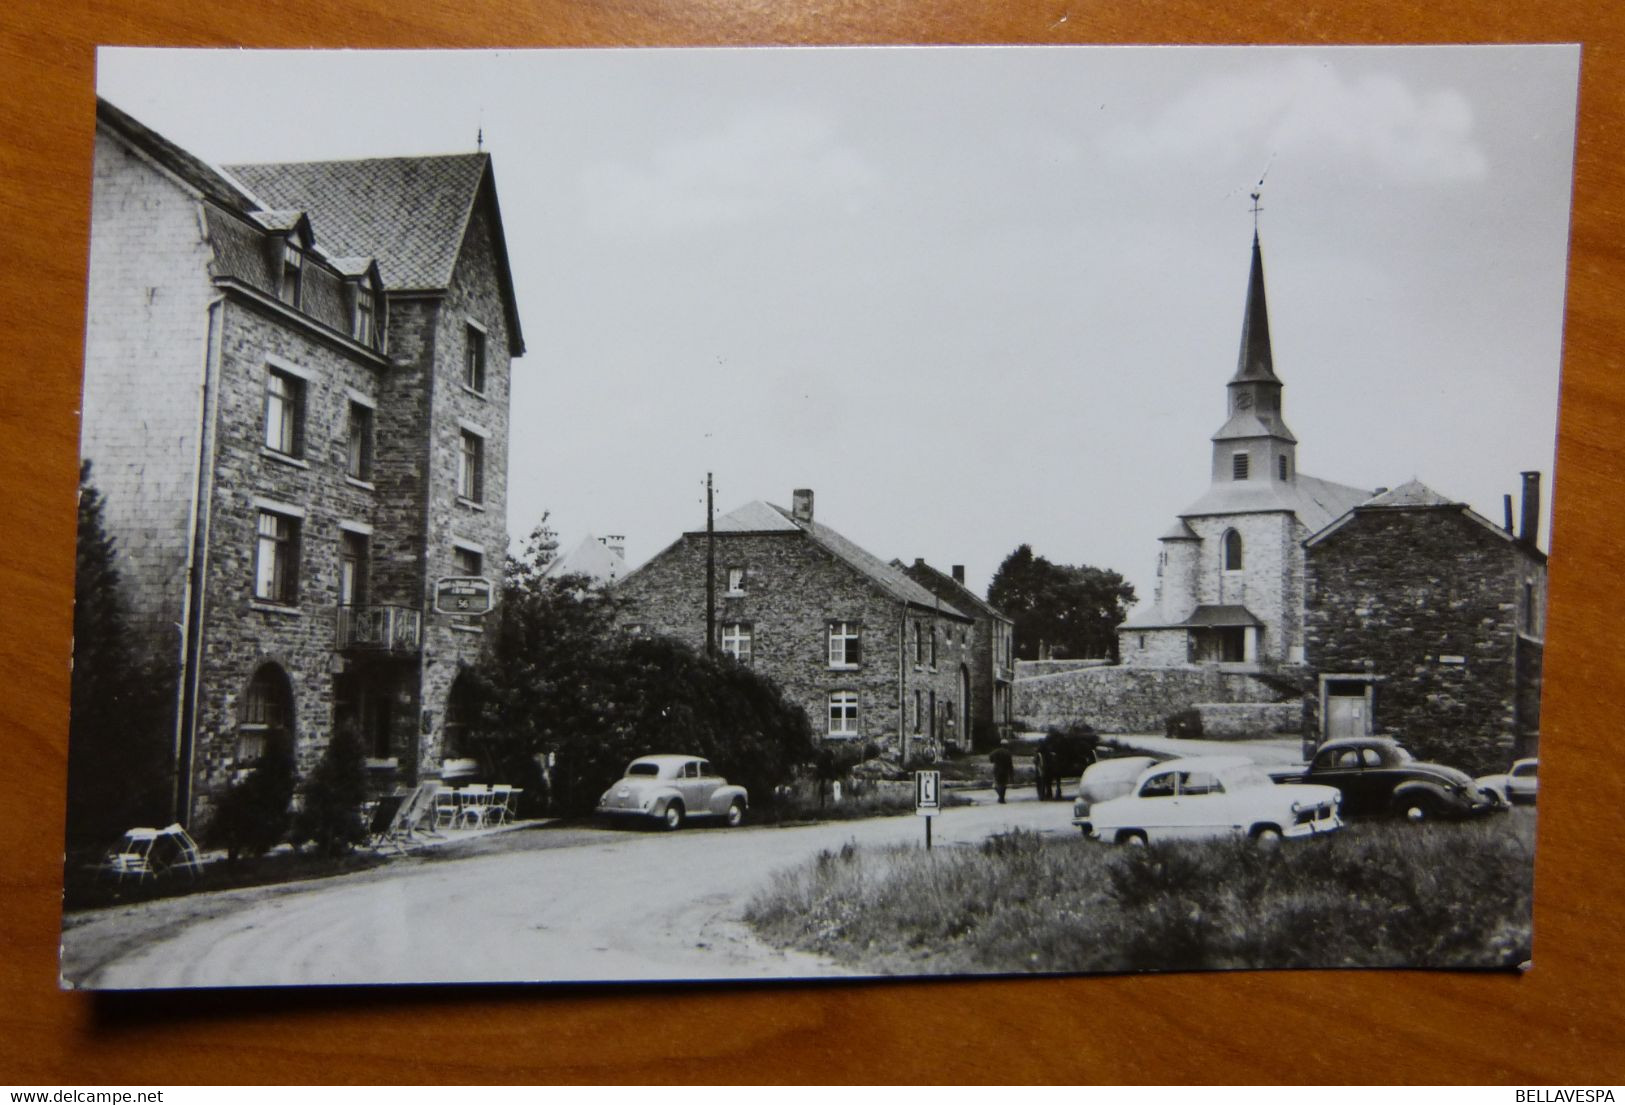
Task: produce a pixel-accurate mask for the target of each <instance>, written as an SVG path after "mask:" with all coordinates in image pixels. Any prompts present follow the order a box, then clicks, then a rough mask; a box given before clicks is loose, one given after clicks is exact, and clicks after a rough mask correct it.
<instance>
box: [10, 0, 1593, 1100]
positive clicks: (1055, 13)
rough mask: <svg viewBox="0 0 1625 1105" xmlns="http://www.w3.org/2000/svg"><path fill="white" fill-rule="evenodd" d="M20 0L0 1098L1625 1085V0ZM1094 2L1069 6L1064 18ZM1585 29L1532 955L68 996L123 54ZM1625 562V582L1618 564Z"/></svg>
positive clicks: (1321, 37) (14, 121)
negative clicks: (1186, 970) (87, 291)
mask: <svg viewBox="0 0 1625 1105" xmlns="http://www.w3.org/2000/svg"><path fill="white" fill-rule="evenodd" d="M463 7H464V5H462V4H443V3H431V2H429V0H400V2H399V3H394V4H391V3H386V2H382V0H343V2H342V3H340V2H332V3H328V4H318V3H312V2H309V0H297V2H291V3H278V4H263V5H239V4H230V3H226V2H223V0H193V2H190V3H177V2H176V0H120V2H118V3H112V2H108V0H81V2H78V3H63V2H62V0H13V2H12V4H10V5H8V6H7V13H6V15H5V16H4V17H0V74H3V75H4V90H3V91H0V236H3V240H4V243H5V248H4V252H3V253H0V288H3V290H4V295H3V297H0V302H3V303H4V308H3V310H0V318H3V319H4V320H5V321H4V327H5V339H6V340H5V344H4V352H3V354H0V364H3V365H4V372H5V381H4V388H3V391H0V473H3V475H0V479H3V480H4V485H5V495H4V496H3V498H0V518H3V529H0V533H3V535H4V539H3V540H0V596H4V599H3V602H4V607H3V609H4V616H3V620H0V675H3V678H4V694H3V695H0V734H3V737H0V740H3V742H4V744H3V748H4V750H5V759H6V762H8V763H9V764H10V765H11V766H10V768H9V769H8V771H7V775H6V785H5V787H4V790H3V793H4V800H3V803H0V805H3V808H4V809H5V811H6V812H5V817H6V823H7V825H8V827H9V832H8V833H7V834H6V836H7V841H6V844H5V846H4V847H3V848H0V1083H5V1082H13V1081H15V1082H18V1083H24V1084H27V1083H30V1082H37V1083H39V1084H41V1085H45V1084H52V1085H81V1086H82V1085H88V1084H95V1083H104V1084H105V1083H124V1084H135V1083H183V1084H184V1083H196V1082H212V1081H224V1082H237V1081H253V1082H300V1083H303V1082H323V1083H325V1082H333V1081H356V1082H359V1081H368V1082H373V1081H377V1082H393V1081H401V1080H410V1081H414V1082H428V1081H485V1082H488V1081H521V1082H576V1081H631V1080H637V1081H650V1082H667V1081H672V1082H693V1081H705V1082H709V1081H770V1082H776V1081H791V1080H794V1081H812V1082H830V1081H839V1082H845V1081H857V1080H870V1081H885V1082H892V1081H904V1080H906V1081H910V1082H933V1081H969V1082H974V1081H986V1080H1001V1081H1002V1080H1015V1081H1045V1082H1135V1081H1156V1082H1163V1081H1173V1082H1182V1081H1188V1082H1219V1081H1249V1082H1251V1081H1257V1082H1303V1081H1308V1082H1348V1081H1356V1082H1494V1083H1502V1084H1517V1085H1543V1084H1546V1085H1549V1084H1554V1083H1556V1084H1561V1083H1586V1082H1596V1081H1605V1082H1620V1081H1625V1000H1622V997H1621V995H1622V989H1621V987H1622V982H1625V955H1622V949H1625V923H1622V921H1621V917H1620V913H1621V905H1622V902H1621V895H1622V894H1625V848H1622V846H1621V840H1622V837H1625V785H1622V784H1625V772H1622V770H1621V760H1622V757H1625V732H1622V728H1625V727H1622V724H1621V721H1622V718H1625V708H1622V702H1621V699H1622V694H1621V688H1622V686H1625V678H1622V668H1625V649H1622V648H1621V646H1620V637H1621V634H1620V632H1619V629H1620V624H1619V623H1620V621H1621V618H1622V615H1625V601H1622V599H1625V550H1622V541H1625V364H1622V360H1625V358H1622V356H1621V343H1622V341H1625V187H1622V186H1621V175H1622V172H1625V169H1622V166H1625V14H1622V13H1625V5H1620V4H1618V3H1614V2H1610V0H1550V2H1546V3H1495V4H1489V3H1473V2H1471V0H1436V2H1434V3H1431V4H1422V3H1416V2H1415V0H1352V2H1348V0H1346V2H1343V3H1336V4H1329V3H1319V4H1317V3H1311V2H1310V0H1162V2H1160V3H1148V2H1146V0H1097V2H1095V3H1090V4H1083V5H1077V6H1069V4H1068V2H1067V0H980V2H978V0H935V2H934V3H929V4H927V3H924V2H921V0H907V2H906V0H617V2H614V3H608V2H606V3H602V4H591V3H585V2H578V3H569V2H565V0H532V2H530V3H527V4H513V3H486V4H480V3H472V4H470V5H469V8H470V10H469V11H467V12H465V11H463V10H462V9H463ZM1062 16H1065V17H1066V18H1065V20H1064V21H1063V20H1062ZM1467 41H1471V42H1535V41H1540V42H1575V41H1578V42H1581V43H1583V44H1584V48H1585V49H1584V55H1583V60H1582V89H1581V95H1580V130H1579V155H1578V165H1577V167H1576V175H1575V209H1574V223H1573V239H1572V254H1571V257H1570V268H1569V298H1568V317H1567V327H1566V340H1565V343H1564V354H1565V356H1564V365H1563V390H1562V438H1561V443H1560V447H1559V456H1558V473H1557V475H1558V478H1557V480H1556V482H1555V495H1556V501H1555V508H1556V520H1555V524H1554V550H1555V551H1554V555H1553V558H1552V561H1551V568H1552V571H1551V615H1550V626H1549V633H1548V638H1547V649H1548V652H1547V664H1546V670H1547V683H1546V705H1545V713H1544V723H1545V724H1544V741H1543V743H1544V759H1545V767H1544V771H1543V778H1542V784H1541V785H1542V791H1543V797H1542V804H1541V812H1540V837H1541V839H1540V854H1539V858H1538V864H1537V868H1538V869H1537V883H1536V885H1537V907H1536V926H1535V933H1536V935H1535V961H1536V964H1537V966H1536V967H1535V968H1534V970H1533V971H1531V972H1530V973H1529V974H1527V975H1525V976H1523V977H1521V978H1517V977H1510V976H1499V975H1497V976H1491V975H1475V974H1465V973H1462V974H1445V973H1424V972H1354V971H1351V972H1324V971H1304V972H1252V973H1234V974H1209V975H1179V976H1163V977H1153V976H1146V977H1122V978H1076V979H1008V980H1002V979H994V980H986V979H984V980H973V981H945V982H896V983H890V982H888V983H869V984H857V985H853V984H833V983H819V984H803V985H780V984H774V985H766V984H764V985H747V986H661V987H655V986H649V987H642V988H626V987H616V988H592V987H570V988H554V989H548V988H520V987H512V988H479V987H452V988H440V989H429V988H413V989H388V988H380V989H375V990H349V991H314V990H307V991H291V992H255V993H218V992H216V993H177V994H168V995H155V996H91V995H85V994H64V993H60V992H59V991H58V990H57V988H56V946H57V924H58V904H59V893H60V891H59V888H60V885H61V869H60V861H59V859H58V848H59V844H60V839H61V838H60V828H59V826H60V821H61V809H62V806H61V795H62V790H63V773H64V764H65V759H66V754H65V743H66V733H67V701H68V667H67V658H68V654H69V628H70V607H71V601H72V585H73V580H72V572H73V528H72V527H73V521H74V508H73V503H74V492H75V486H76V472H77V465H76V452H77V439H78V424H77V419H76V416H75V411H76V409H77V405H78V397H79V372H80V357H81V341H82V335H83V324H84V316H83V310H84V298H83V297H84V273H85V256H86V232H87V220H88V210H89V182H90V173H89V151H90V140H91V133H92V122H93V110H94V92H93V76H92V62H93V50H94V47H95V46H96V45H97V44H98V43H109V44H126V45H155V46H156V45H186V46H237V45H243V46H267V47H270V46H290V47H291V46H314V45H319V46H387V47H415V46H448V47H471V46H516V47H517V46H543V45H558V46H605V45H616V46H619V45H751V44H811V43H850V44H857V43H885V44H895V43H916V42H918V43H982V42H1007V43H1078V44H1081V43H1097V42H1122V43H1142V42H1168V43H1313V44H1325V43H1411V42H1441V43H1442V42H1467ZM1615 572H1619V573H1620V574H1619V575H1615V574H1614V573H1615Z"/></svg>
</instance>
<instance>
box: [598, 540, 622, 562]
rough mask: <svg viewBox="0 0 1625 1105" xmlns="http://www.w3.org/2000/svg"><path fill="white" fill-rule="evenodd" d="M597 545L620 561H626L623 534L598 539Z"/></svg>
mask: <svg viewBox="0 0 1625 1105" xmlns="http://www.w3.org/2000/svg"><path fill="white" fill-rule="evenodd" d="M598 543H599V544H600V545H602V546H604V548H606V549H608V550H609V551H610V552H612V553H614V554H615V555H616V556H618V557H620V558H621V559H622V560H625V559H626V536H625V535H624V534H620V533H612V534H609V535H608V536H606V537H600V538H599V539H598Z"/></svg>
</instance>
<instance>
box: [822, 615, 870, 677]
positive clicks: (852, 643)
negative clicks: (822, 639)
mask: <svg viewBox="0 0 1625 1105" xmlns="http://www.w3.org/2000/svg"><path fill="white" fill-rule="evenodd" d="M860 635H861V631H860V629H859V626H858V623H857V622H831V623H830V625H829V666H830V667H832V668H855V667H857V666H858V664H859V663H861V662H862V659H863V650H862V643H861V641H860V639H859V638H860Z"/></svg>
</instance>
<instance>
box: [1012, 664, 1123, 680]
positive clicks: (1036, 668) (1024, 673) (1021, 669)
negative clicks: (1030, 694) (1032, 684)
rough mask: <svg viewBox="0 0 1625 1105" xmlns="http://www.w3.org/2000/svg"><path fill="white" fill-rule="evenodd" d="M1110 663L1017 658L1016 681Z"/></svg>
mask: <svg viewBox="0 0 1625 1105" xmlns="http://www.w3.org/2000/svg"><path fill="white" fill-rule="evenodd" d="M1110 665H1111V661H1110V660H1017V661H1016V682H1018V683H1019V682H1021V681H1022V680H1023V679H1036V678H1037V677H1038V676H1040V675H1057V674H1059V673H1061V672H1064V671H1079V670H1081V669H1083V668H1104V667H1109V666H1110Z"/></svg>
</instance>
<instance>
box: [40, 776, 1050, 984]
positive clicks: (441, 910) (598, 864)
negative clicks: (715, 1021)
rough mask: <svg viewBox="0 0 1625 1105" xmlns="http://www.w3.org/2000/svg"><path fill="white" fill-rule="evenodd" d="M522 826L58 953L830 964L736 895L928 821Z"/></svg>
mask: <svg viewBox="0 0 1625 1105" xmlns="http://www.w3.org/2000/svg"><path fill="white" fill-rule="evenodd" d="M1070 815H1071V803H1069V802H1048V803H1039V802H1037V801H1034V800H1032V796H1031V793H1030V791H1029V792H1027V793H1025V794H1023V795H1020V796H1018V797H1017V798H1016V800H1014V801H1012V802H1011V803H1010V804H1009V805H1004V806H1000V805H994V804H982V803H979V804H978V805H975V806H969V807H958V808H954V809H950V810H948V811H946V812H945V813H944V814H942V815H941V816H939V817H938V818H936V819H935V822H934V825H933V830H934V833H933V835H934V837H935V839H936V842H937V843H938V845H940V846H944V847H953V846H963V845H965V844H973V843H975V842H977V841H980V840H982V839H984V838H986V837H987V836H989V835H991V834H993V833H997V832H1002V831H1006V830H1008V829H1011V828H1017V827H1020V828H1026V829H1031V830H1035V831H1040V832H1057V833H1063V832H1064V833H1068V834H1070V833H1072V832H1074V831H1075V830H1073V829H1072V827H1071V825H1070V823H1069V821H1068V819H1069V817H1070ZM522 835H523V836H524V837H525V838H527V839H526V841H525V843H526V844H527V845H528V844H529V843H530V838H534V841H535V843H536V845H537V849H536V850H523V851H513V852H508V853H505V854H501V855H490V856H476V857H469V858H464V859H446V860H441V861H434V862H425V861H417V860H412V861H404V862H401V863H399V864H397V865H395V866H393V867H391V868H389V869H387V870H386V871H384V872H380V873H374V874H372V875H371V876H363V877H358V878H354V879H331V880H323V881H321V882H318V883H312V884H310V886H309V887H308V888H307V889H299V890H293V891H291V892H289V891H284V892H281V893H276V894H272V895H268V896H264V897H259V898H246V899H245V898H244V897H243V896H242V895H241V894H240V893H238V894H219V895H212V896H205V895H199V896H197V898H199V899H205V900H204V901H197V900H196V899H194V900H192V901H191V902H190V903H189V904H190V906H191V907H192V909H191V912H190V914H189V919H188V920H185V921H182V922H177V923H178V924H179V925H180V926H181V927H179V928H177V929H162V928H159V929H157V931H156V933H155V935H154V937H153V938H152V939H150V940H140V941H133V942H132V941H129V940H126V941H125V943H126V944H131V943H133V945H134V946H130V947H119V942H118V940H117V937H116V933H115V931H114V930H116V928H117V927H118V926H120V925H123V926H126V931H128V930H129V929H130V928H132V927H135V926H138V924H139V922H140V920H141V918H140V916H139V914H140V912H141V911H142V910H147V909H152V908H162V907H163V903H156V902H155V903H151V904H150V905H148V906H138V907H132V908H130V909H126V910H121V911H118V913H117V914H111V913H110V914H109V915H108V916H106V917H102V918H96V919H93V920H91V921H89V922H87V923H81V924H78V925H75V926H74V927H72V928H70V929H69V930H68V931H67V932H65V933H64V937H63V939H64V943H65V945H66V946H67V950H68V954H67V955H66V956H65V959H64V962H66V963H74V962H80V963H94V964H95V966H93V967H89V968H87V969H86V973H85V975H84V977H81V978H70V981H72V982H74V983H76V984H78V985H81V986H87V987H93V988H111V989H132V988H146V987H169V986H284V985H306V984H312V983H316V984H321V983H332V984H339V983H378V982H452V981H460V982H482V981H565V980H591V979H599V980H621V979H676V978H681V979H720V978H742V977H748V978H762V977H807V976H814V975H834V974H841V973H843V972H842V970H841V968H840V967H839V966H837V965H836V964H834V963H832V962H829V961H825V960H821V959H817V958H814V957H811V956H805V955H801V954H798V953H783V952H779V951H777V950H774V949H772V948H769V947H767V946H765V945H763V944H761V943H759V942H758V941H756V940H755V939H754V938H753V937H752V936H751V934H750V932H749V931H748V929H747V927H746V926H745V925H744V924H743V923H742V922H741V920H740V918H741V915H742V914H743V912H744V908H745V905H746V904H747V902H748V901H749V899H750V897H751V896H752V895H753V894H754V893H755V892H756V891H757V890H759V889H760V888H762V887H764V886H766V885H767V884H768V882H769V881H770V880H771V878H772V877H773V875H774V873H775V872H777V871H780V870H783V869H785V868H787V867H792V866H795V865H798V864H800V863H803V862H806V861H807V860H809V859H811V858H812V857H814V856H816V855H817V854H818V852H819V851H820V850H822V849H826V848H839V847H840V846H841V845H842V844H844V843H846V842H847V841H856V842H857V843H858V844H859V845H860V846H876V845H885V844H892V843H913V844H922V843H923V838H924V826H923V824H922V823H921V821H920V819H918V818H915V817H912V816H906V817H892V818H882V819H875V820H868V821H848V822H832V823H826V824H820V825H809V826H801V827H797V828H787V829H785V828H771V827H762V828H754V827H747V828H742V829H733V830H728V829H707V828H689V829H684V830H683V831H681V832H678V833H649V832H632V831H624V830H608V829H606V830H599V829H592V830H580V831H574V832H572V833H571V834H570V835H569V836H568V837H566V838H560V839H564V840H567V841H568V843H567V844H566V845H565V846H558V840H557V839H554V840H550V839H549V838H550V837H552V836H553V834H552V833H549V832H535V833H526V834H522ZM208 898H214V899H216V901H215V902H214V903H213V906H214V908H211V903H210V902H209V901H208V900H207V899H208ZM198 907H201V908H198ZM209 914H214V915H212V916H210V915H209ZM98 941H99V942H100V943H101V944H103V945H106V946H109V947H115V948H118V950H117V951H115V952H114V953H112V958H110V959H108V958H106V957H103V956H98V955H97V954H96V948H95V946H94V945H95V943H96V942H98ZM76 942H77V943H79V944H82V945H83V946H76Z"/></svg>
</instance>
